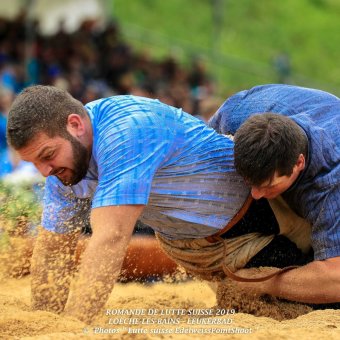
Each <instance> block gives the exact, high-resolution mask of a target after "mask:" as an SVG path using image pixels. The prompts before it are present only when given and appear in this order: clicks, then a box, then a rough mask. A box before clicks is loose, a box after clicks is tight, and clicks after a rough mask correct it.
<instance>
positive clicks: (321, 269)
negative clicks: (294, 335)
mask: <svg viewBox="0 0 340 340" xmlns="http://www.w3.org/2000/svg"><path fill="white" fill-rule="evenodd" d="M247 271H248V270H247V269H245V270H242V271H239V272H238V273H239V274H240V275H242V276H249V273H250V272H248V274H247ZM250 271H251V269H250ZM240 286H241V287H242V288H243V289H245V290H252V291H254V292H256V293H259V294H261V293H262V294H270V295H273V296H277V297H281V298H285V299H287V300H293V301H299V302H306V303H316V304H318V303H332V302H340V261H339V258H332V259H328V260H325V261H314V262H311V263H309V264H307V265H305V266H303V267H300V268H297V269H292V270H290V271H287V272H285V273H283V274H280V275H277V276H275V277H274V278H272V279H270V280H268V281H264V282H262V283H240Z"/></svg>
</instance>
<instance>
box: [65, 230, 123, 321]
mask: <svg viewBox="0 0 340 340" xmlns="http://www.w3.org/2000/svg"><path fill="white" fill-rule="evenodd" d="M128 241H129V239H126V238H118V237H117V238H116V239H114V240H110V241H108V240H106V239H103V238H96V236H95V235H93V236H92V237H91V239H90V241H89V243H88V245H87V248H86V250H85V252H84V253H83V256H82V263H81V266H80V271H79V275H78V277H77V280H76V284H75V286H74V290H72V292H71V294H70V297H69V300H68V302H67V306H66V308H65V312H66V314H68V315H71V316H73V317H76V318H77V319H79V320H82V321H84V322H90V321H91V320H92V319H93V317H94V316H96V315H97V314H98V313H99V311H100V310H101V308H103V306H104V304H105V303H106V301H107V299H108V297H109V294H110V293H111V291H112V288H113V285H114V282H115V280H116V279H117V277H118V275H119V273H120V269H121V266H122V263H123V260H124V256H125V252H126V248H127V245H128ZM80 302H81V303H80Z"/></svg>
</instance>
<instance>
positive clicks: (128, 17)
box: [0, 0, 340, 244]
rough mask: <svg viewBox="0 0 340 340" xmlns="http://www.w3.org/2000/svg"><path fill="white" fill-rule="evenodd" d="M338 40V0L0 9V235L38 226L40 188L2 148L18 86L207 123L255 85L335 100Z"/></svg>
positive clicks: (30, 3) (119, 0)
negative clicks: (146, 103)
mask: <svg viewBox="0 0 340 340" xmlns="http://www.w3.org/2000/svg"><path fill="white" fill-rule="evenodd" d="M339 33H340V1H338V0H299V1H297V0H285V1H274V0H261V1H253V0H242V1H240V0H167V1H163V0H142V1H141V0H3V1H0V235H1V234H2V235H7V234H9V235H10V234H11V233H12V234H13V233H14V235H17V234H20V233H21V234H25V233H27V232H28V231H29V230H32V229H34V228H32V226H34V225H36V224H38V223H39V214H40V203H39V202H40V198H39V196H40V195H41V191H40V190H39V187H38V186H37V185H38V184H39V183H42V182H43V180H42V179H41V177H39V175H38V174H37V173H36V171H35V170H34V169H33V168H32V166H31V165H29V164H26V163H24V162H21V161H20V160H19V159H18V158H17V157H16V154H15V153H14V152H13V151H12V150H9V149H8V147H7V144H6V137H5V131H6V120H7V114H8V112H9V109H10V106H11V104H12V102H13V100H14V98H15V96H16V94H18V93H19V92H20V91H21V90H22V89H23V88H25V87H26V86H29V85H32V84H45V85H54V86H59V87H61V88H64V89H66V90H68V91H69V92H70V93H71V94H72V95H73V96H74V97H75V98H77V99H79V100H80V101H82V102H83V103H87V102H89V101H92V100H95V99H97V98H100V97H104V96H111V95H116V94H130V93H131V94H135V95H142V96H148V97H153V98H158V99H160V100H161V101H163V102H165V103H168V104H170V105H173V106H176V107H181V108H183V109H184V110H185V111H187V112H188V113H190V114H192V115H195V116H198V117H199V118H201V119H203V120H204V121H207V120H208V119H209V117H210V116H211V115H212V114H213V113H214V112H215V111H216V109H217V108H218V107H219V106H220V105H221V104H222V102H223V101H224V100H225V99H226V98H227V97H228V96H230V95H232V94H233V93H235V92H237V91H239V90H243V89H246V88H250V87H252V86H255V85H258V84H264V83H288V84H296V85H301V86H306V87H314V88H318V89H322V90H326V91H328V92H331V93H333V94H335V95H338V96H339V95H340V63H339V56H340V44H339V42H340V38H339V37H340V34H339ZM18 183H26V184H24V185H21V186H18ZM14 184H15V185H14ZM20 188H25V190H26V189H27V188H29V190H28V191H27V190H26V191H23V190H21V189H20ZM32 188H33V190H32ZM4 220H6V221H12V222H11V223H10V228H9V229H7V231H8V230H9V232H8V233H7V231H6V232H4V230H5V229H4V228H3V225H4V223H3V221H4ZM27 221H28V223H26V222H27ZM6 223H7V222H6ZM20 228H21V229H20ZM6 233H7V234H6ZM0 244H1V240H0Z"/></svg>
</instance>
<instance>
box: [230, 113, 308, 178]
mask: <svg viewBox="0 0 340 340" xmlns="http://www.w3.org/2000/svg"><path fill="white" fill-rule="evenodd" d="M234 141H235V167H236V170H237V172H238V173H239V174H240V175H241V176H242V177H243V178H245V180H247V181H248V182H249V184H251V185H261V184H263V183H264V182H265V181H267V180H271V179H272V178H273V177H274V174H275V172H276V171H277V173H278V175H279V176H290V175H291V174H292V171H293V167H294V165H295V164H296V162H297V160H298V157H299V155H300V154H303V155H305V156H306V153H307V146H308V141H307V137H306V134H305V133H304V131H303V130H302V128H301V127H300V126H299V125H298V124H297V123H295V122H294V121H293V120H292V119H290V118H288V117H286V116H282V115H280V114H275V113H262V114H255V115H253V116H251V117H250V118H248V119H247V120H246V121H245V122H244V123H243V124H242V125H241V126H240V128H239V129H238V130H237V132H236V134H235V139H234Z"/></svg>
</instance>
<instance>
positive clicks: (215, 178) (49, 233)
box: [7, 86, 301, 321]
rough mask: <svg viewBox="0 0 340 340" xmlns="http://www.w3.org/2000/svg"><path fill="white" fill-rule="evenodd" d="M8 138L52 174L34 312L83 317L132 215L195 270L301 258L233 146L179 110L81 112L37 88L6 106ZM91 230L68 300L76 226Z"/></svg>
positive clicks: (117, 103)
mask: <svg viewBox="0 0 340 340" xmlns="http://www.w3.org/2000/svg"><path fill="white" fill-rule="evenodd" d="M7 137H8V141H9V143H10V144H11V145H12V147H14V148H15V149H16V150H17V151H18V152H19V154H20V155H21V157H22V158H23V159H24V160H26V161H29V162H32V163H33V164H34V165H35V166H36V168H37V169H38V170H39V171H40V172H41V173H42V174H43V175H44V176H45V177H48V178H47V180H46V186H45V198H44V209H43V217H42V226H43V229H42V230H41V231H40V233H39V236H38V238H37V240H36V244H35V249H34V254H33V258H32V267H31V273H32V302H33V307H35V308H37V309H48V310H52V311H62V310H64V308H65V311H66V313H67V314H69V315H73V316H75V317H77V318H79V319H81V320H84V321H91V320H92V318H93V317H94V316H95V315H96V314H98V312H99V311H100V309H101V308H102V307H103V306H104V304H105V302H106V300H107V298H108V296H109V294H110V292H111V290H112V287H113V284H114V280H115V278H117V276H118V275H119V271H120V267H121V265H122V261H123V258H124V255H125V252H126V248H127V245H128V243H129V240H130V238H131V234H132V231H133V228H134V226H135V224H136V221H137V219H140V220H141V221H142V222H145V223H146V224H148V225H149V226H151V227H152V228H153V229H154V230H155V231H156V232H157V235H158V239H159V240H160V242H161V244H162V245H163V246H164V247H165V248H166V249H168V250H169V249H170V252H168V253H169V254H170V256H171V257H172V258H174V259H175V260H176V261H177V262H179V263H181V264H183V265H184V266H185V267H186V268H189V269H194V270H193V271H194V272H195V269H196V272H197V271H199V272H202V271H203V272H204V273H208V272H209V274H210V273H212V275H213V274H214V275H215V274H216V273H222V274H223V273H225V272H227V273H229V275H230V271H235V270H237V269H240V268H243V267H244V266H246V265H247V266H248V267H249V266H258V265H268V266H275V265H276V264H277V266H278V267H284V266H287V265H291V264H297V263H298V262H299V261H300V260H301V256H300V255H301V251H300V250H299V249H298V248H297V247H296V246H295V244H293V243H292V242H291V241H289V240H288V239H287V238H285V237H283V236H281V235H277V234H278V232H279V230H278V225H277V222H276V220H275V217H274V216H273V214H272V213H271V217H269V219H268V218H267V217H268V215H270V209H268V203H266V200H262V201H260V202H252V200H251V197H250V195H249V189H248V188H247V186H246V185H245V183H244V180H243V179H242V177H241V176H240V175H238V174H237V173H236V171H235V169H234V161H233V142H232V140H230V139H229V138H227V137H225V136H222V135H219V134H217V133H216V132H215V131H214V130H213V129H212V128H209V127H208V126H206V125H205V124H204V123H203V122H201V121H200V120H198V119H196V118H194V117H192V116H190V115H189V114H187V113H185V112H183V111H182V110H181V109H176V108H174V107H171V106H168V105H166V104H163V103H160V102H159V101H158V100H152V99H147V98H142V97H134V96H117V97H110V98H104V99H100V100H97V101H94V102H91V103H89V104H87V105H86V106H85V107H84V106H83V105H82V104H81V103H80V102H78V101H77V100H75V99H74V98H72V97H71V96H70V95H69V94H68V93H67V92H65V91H62V90H60V89H57V88H55V87H50V86H33V87H30V88H27V89H26V90H24V91H23V92H22V93H21V94H20V95H19V96H18V97H17V98H16V100H15V102H14V103H13V106H12V108H11V111H10V114H9V119H8V126H7ZM266 204H267V205H266ZM248 208H249V209H248ZM245 211H247V212H246V213H244V212H245ZM263 216H264V217H265V218H266V220H264V219H263ZM88 223H90V224H91V227H92V236H91V238H90V240H89V243H88V246H87V248H86V250H85V252H84V254H83V257H82V263H81V266H80V270H79V277H78V279H77V280H76V284H75V290H74V294H70V296H69V294H68V292H69V286H70V276H71V274H72V271H73V268H74V261H73V254H74V251H75V247H76V244H77V238H78V235H79V230H80V229H81V227H83V226H84V225H85V226H86V225H87V224H88ZM226 226H228V228H230V227H231V226H233V228H232V229H231V230H230V231H228V232H225V231H226V230H225V227H226ZM222 232H223V238H221V237H220V234H222ZM230 233H231V234H230ZM216 234H218V236H217V235H216ZM212 236H214V237H212ZM283 246H284V247H283ZM287 246H288V247H290V248H289V249H290V251H289V254H293V257H291V258H290V259H288V260H287V256H283V255H284V254H286V253H285V252H283V251H282V249H284V250H285V251H286V249H287ZM187 255H188V256H189V259H188V257H187ZM278 259H279V261H278ZM278 262H280V263H278ZM226 267H228V270H229V272H228V271H226V269H225V268H226ZM227 275H228V274H227ZM66 302H67V304H66ZM65 305H66V307H65Z"/></svg>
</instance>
